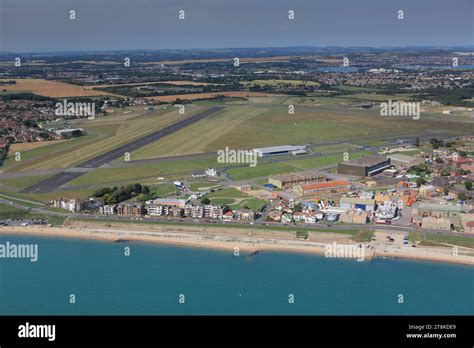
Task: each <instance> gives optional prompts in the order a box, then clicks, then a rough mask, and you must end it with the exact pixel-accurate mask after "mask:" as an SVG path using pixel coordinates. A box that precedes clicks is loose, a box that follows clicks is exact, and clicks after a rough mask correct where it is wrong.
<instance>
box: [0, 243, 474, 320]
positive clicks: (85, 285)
mask: <svg viewBox="0 0 474 348" xmlns="http://www.w3.org/2000/svg"><path fill="white" fill-rule="evenodd" d="M6 241H10V242H11V243H13V242H14V243H37V244H38V245H39V246H38V247H39V258H38V261H37V262H36V263H32V262H30V260H26V259H0V314H46V315H48V314H329V315H331V314H474V304H473V303H474V301H473V293H474V291H473V290H474V289H473V281H474V268H472V267H469V266H456V265H448V264H441V263H431V262H414V261H405V260H390V259H379V260H374V261H372V262H370V263H369V262H363V263H359V262H355V261H348V260H336V259H332V260H331V259H325V258H323V257H321V256H312V255H305V254H303V255H302V254H289V253H276V252H263V253H261V254H258V255H256V256H254V257H251V258H248V257H246V255H241V256H240V257H233V256H232V253H231V252H221V251H210V250H205V249H193V248H181V247H179V248H178V247H171V246H162V245H157V244H152V245H148V244H143V243H112V242H98V241H82V240H72V239H57V238H54V239H53V238H31V237H18V236H4V235H3V236H0V243H1V244H5V243H6ZM126 246H129V247H130V248H131V255H130V256H124V253H123V251H124V248H125V247H126ZM71 293H74V294H75V295H76V304H70V303H69V302H68V301H69V294H71ZM290 293H291V294H294V296H295V303H294V304H289V303H288V294H290ZM179 294H184V295H185V303H184V304H179V303H178V296H179ZM398 294H403V295H404V303H403V304H398V303H397V295H398Z"/></svg>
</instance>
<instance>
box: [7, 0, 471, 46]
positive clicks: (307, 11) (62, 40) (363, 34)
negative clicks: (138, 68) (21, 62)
mask: <svg viewBox="0 0 474 348" xmlns="http://www.w3.org/2000/svg"><path fill="white" fill-rule="evenodd" d="M70 10H74V11H75V16H76V18H75V19H73V20H72V19H70V17H69V15H70V13H69V11H70ZM180 10H184V11H185V19H184V20H180V19H179V18H178V12H179V11H180ZM289 10H293V11H294V19H292V20H290V19H289V18H288V11H289ZM398 10H403V11H404V13H403V19H398V18H397V13H398ZM0 19H1V21H0V51H2V52H15V53H45V52H84V51H89V52H92V51H94V52H99V51H130V50H166V49H170V50H173V49H175V50H181V49H225V48H263V47H270V48H271V47H352V48H353V47H370V48H384V47H460V46H464V47H465V46H472V45H473V44H474V40H473V32H474V29H473V22H474V21H473V2H472V1H471V0H397V1H395V0H378V1H374V0H359V1H357V2H354V1H352V0H319V1H317V2H308V1H306V0H273V1H271V6H269V2H268V1H264V0H238V1H230V0H220V1H218V0H182V1H179V2H178V1H175V0H155V1H154V0H137V1H134V2H133V3H130V2H129V1H126V0H96V1H93V0H82V1H81V2H77V1H74V0H62V1H58V0H0Z"/></svg>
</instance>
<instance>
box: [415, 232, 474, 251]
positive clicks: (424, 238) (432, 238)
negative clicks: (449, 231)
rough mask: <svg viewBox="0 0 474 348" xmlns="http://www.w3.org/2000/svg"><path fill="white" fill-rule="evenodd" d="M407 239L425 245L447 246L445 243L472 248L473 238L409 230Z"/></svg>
mask: <svg viewBox="0 0 474 348" xmlns="http://www.w3.org/2000/svg"><path fill="white" fill-rule="evenodd" d="M409 240H410V242H412V243H417V242H420V245H425V246H447V245H446V244H451V245H458V246H462V247H467V248H474V238H471V237H467V236H466V237H463V236H459V237H458V236H442V235H437V234H429V233H415V232H410V234H409Z"/></svg>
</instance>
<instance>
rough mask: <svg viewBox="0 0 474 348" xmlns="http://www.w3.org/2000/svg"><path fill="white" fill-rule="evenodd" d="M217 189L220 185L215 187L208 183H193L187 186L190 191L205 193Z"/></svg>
mask: <svg viewBox="0 0 474 348" xmlns="http://www.w3.org/2000/svg"><path fill="white" fill-rule="evenodd" d="M219 187H221V185H215V184H214V183H210V182H195V183H192V184H189V188H190V189H191V191H207V190H212V189H217V188H219Z"/></svg>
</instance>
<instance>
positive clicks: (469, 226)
mask: <svg viewBox="0 0 474 348" xmlns="http://www.w3.org/2000/svg"><path fill="white" fill-rule="evenodd" d="M464 232H466V233H474V221H469V222H467V223H466V225H465V228H464Z"/></svg>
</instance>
